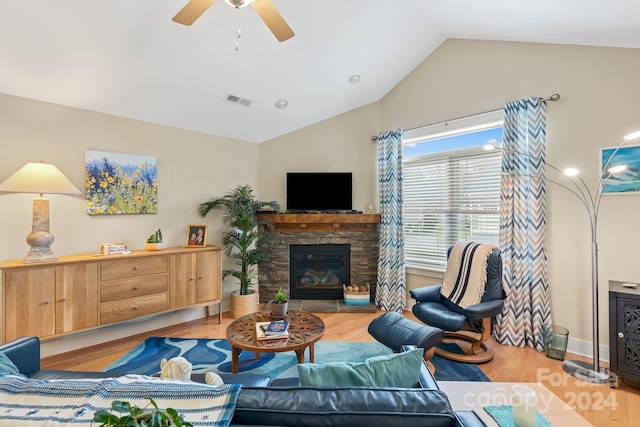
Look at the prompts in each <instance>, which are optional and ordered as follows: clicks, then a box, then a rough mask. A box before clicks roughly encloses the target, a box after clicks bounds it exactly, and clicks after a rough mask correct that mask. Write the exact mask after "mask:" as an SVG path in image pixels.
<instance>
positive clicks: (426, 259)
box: [404, 147, 501, 270]
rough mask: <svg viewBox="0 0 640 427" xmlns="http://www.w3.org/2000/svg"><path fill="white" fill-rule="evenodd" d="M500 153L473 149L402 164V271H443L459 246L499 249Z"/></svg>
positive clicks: (409, 159) (407, 159) (416, 158)
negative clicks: (483, 245) (488, 245)
mask: <svg viewBox="0 0 640 427" xmlns="http://www.w3.org/2000/svg"><path fill="white" fill-rule="evenodd" d="M500 164H501V153H500V151H499V150H494V151H486V150H483V148H482V147H473V148H466V149H460V150H453V151H445V152H440V153H435V154H424V155H417V156H412V157H408V158H405V162H404V233H405V258H406V263H407V266H410V267H418V268H428V269H437V270H444V269H445V267H446V263H447V249H448V248H449V247H450V246H451V245H453V244H455V243H456V242H458V241H460V240H469V241H476V242H480V243H491V244H495V245H497V244H498V239H499V225H500V224H499V221H500Z"/></svg>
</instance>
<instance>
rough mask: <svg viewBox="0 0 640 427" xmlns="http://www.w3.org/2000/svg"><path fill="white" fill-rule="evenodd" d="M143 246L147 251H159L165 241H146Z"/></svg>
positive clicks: (164, 244)
mask: <svg viewBox="0 0 640 427" xmlns="http://www.w3.org/2000/svg"><path fill="white" fill-rule="evenodd" d="M145 246H146V249H147V250H148V251H161V250H162V249H164V248H165V246H166V243H146V245H145Z"/></svg>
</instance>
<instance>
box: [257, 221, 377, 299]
mask: <svg viewBox="0 0 640 427" xmlns="http://www.w3.org/2000/svg"><path fill="white" fill-rule="evenodd" d="M269 219H270V220H271V221H272V222H273V223H274V224H273V226H272V227H271V228H269V229H267V230H266V232H268V233H273V234H272V241H270V243H269V246H268V247H269V251H270V255H271V260H270V261H269V262H268V263H261V264H260V265H259V267H258V268H259V274H260V278H259V284H260V290H259V292H260V301H261V302H267V301H269V300H271V299H273V298H274V296H275V294H276V292H277V290H278V288H280V287H282V288H283V289H284V290H285V291H286V292H287V293H288V294H289V298H291V299H342V283H346V284H349V283H355V284H359V285H360V284H365V283H369V285H370V286H371V295H372V299H373V297H374V296H375V284H376V278H377V269H378V237H379V236H378V224H379V223H380V215H376V214H269ZM341 263H344V264H345V265H344V266H343V267H341V266H340V265H341ZM296 267H298V268H296ZM341 269H342V270H341ZM294 270H298V272H294ZM329 270H333V271H329ZM300 271H301V272H300ZM305 273H306V276H305ZM292 283H293V286H292Z"/></svg>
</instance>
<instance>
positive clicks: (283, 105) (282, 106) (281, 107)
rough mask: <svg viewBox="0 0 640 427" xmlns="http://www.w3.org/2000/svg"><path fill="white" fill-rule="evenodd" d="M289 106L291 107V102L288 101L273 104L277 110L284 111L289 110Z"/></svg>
mask: <svg viewBox="0 0 640 427" xmlns="http://www.w3.org/2000/svg"><path fill="white" fill-rule="evenodd" d="M287 105H289V102H287V100H286V99H279V100H277V101H276V102H275V103H274V104H273V106H274V107H275V108H276V110H284V109H285V108H287Z"/></svg>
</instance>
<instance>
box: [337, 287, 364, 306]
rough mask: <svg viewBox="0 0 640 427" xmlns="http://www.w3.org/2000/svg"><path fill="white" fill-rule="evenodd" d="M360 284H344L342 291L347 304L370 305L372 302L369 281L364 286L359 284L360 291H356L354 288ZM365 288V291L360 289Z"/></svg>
mask: <svg viewBox="0 0 640 427" xmlns="http://www.w3.org/2000/svg"><path fill="white" fill-rule="evenodd" d="M355 286H358V285H352V286H347V285H345V284H343V285H342V292H343V295H344V303H345V305H369V304H370V299H371V296H370V286H369V284H368V283H367V284H366V285H363V286H358V289H359V290H358V291H354V290H353V289H349V288H353V287H355ZM362 288H364V289H365V290H364V291H360V289H362Z"/></svg>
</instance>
